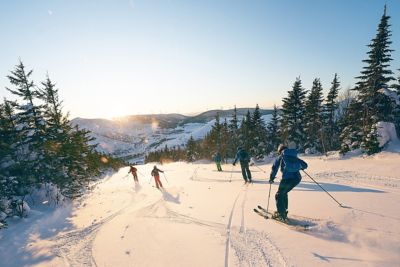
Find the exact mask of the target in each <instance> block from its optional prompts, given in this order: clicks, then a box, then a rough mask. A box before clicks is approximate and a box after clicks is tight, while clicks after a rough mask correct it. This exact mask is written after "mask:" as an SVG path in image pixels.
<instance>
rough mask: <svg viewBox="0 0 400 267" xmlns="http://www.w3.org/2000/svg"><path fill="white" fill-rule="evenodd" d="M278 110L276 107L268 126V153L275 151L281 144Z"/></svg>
mask: <svg viewBox="0 0 400 267" xmlns="http://www.w3.org/2000/svg"><path fill="white" fill-rule="evenodd" d="M279 120H280V118H279V114H278V108H277V107H276V105H274V110H273V112H272V117H271V120H270V121H269V122H268V124H267V153H270V152H272V151H275V150H276V149H277V148H278V145H279V144H280V138H279V136H280V132H279Z"/></svg>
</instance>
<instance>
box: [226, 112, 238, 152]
mask: <svg viewBox="0 0 400 267" xmlns="http://www.w3.org/2000/svg"><path fill="white" fill-rule="evenodd" d="M228 131H229V132H228V138H229V139H228V148H227V157H231V158H232V157H235V153H236V148H237V144H238V142H239V121H238V118H237V109H236V105H235V107H234V109H233V115H232V118H231V120H230V121H229V124H228Z"/></svg>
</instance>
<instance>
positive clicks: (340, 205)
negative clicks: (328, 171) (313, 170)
mask: <svg viewBox="0 0 400 267" xmlns="http://www.w3.org/2000/svg"><path fill="white" fill-rule="evenodd" d="M302 171H303V172H304V173H305V174H307V176H308V177H310V179H311V180H313V182H314V183H316V184H317V185H318V186H319V187H321V189H322V190H324V191H325V193H327V194H328V195H329V196H330V197H331V198H332V199H333V200H334V201H335V202H336V203H338V204H339V207H341V208H345V206H343V205H342V204H341V203H340V202H339V201H337V200H336V198H334V197H333V196H332V195H331V194H329V192H328V191H326V190H325V189H324V188H323V187H322V186H321V185H320V184H319V183H318V182H317V181H315V180H314V179H313V178H312V177H311V176H310V175H309V174H308V173H307V172H306V171H305V170H302Z"/></svg>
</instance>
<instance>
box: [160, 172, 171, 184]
mask: <svg viewBox="0 0 400 267" xmlns="http://www.w3.org/2000/svg"><path fill="white" fill-rule="evenodd" d="M162 174H163V175H164V178H165V181H167V183H169V182H168V180H167V176H165V173H162Z"/></svg>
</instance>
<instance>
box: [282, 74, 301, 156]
mask: <svg viewBox="0 0 400 267" xmlns="http://www.w3.org/2000/svg"><path fill="white" fill-rule="evenodd" d="M306 93H307V91H306V90H305V89H304V88H303V87H302V84H301V80H300V78H296V81H295V82H294V84H293V87H292V90H291V91H288V96H287V97H286V98H284V99H283V105H282V122H281V127H282V128H281V129H282V130H281V135H282V136H281V138H282V141H283V142H285V143H288V142H289V141H293V142H295V143H296V145H297V147H298V148H299V150H303V148H304V144H305V133H304V130H303V129H304V112H305V107H304V106H305V99H306Z"/></svg>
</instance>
